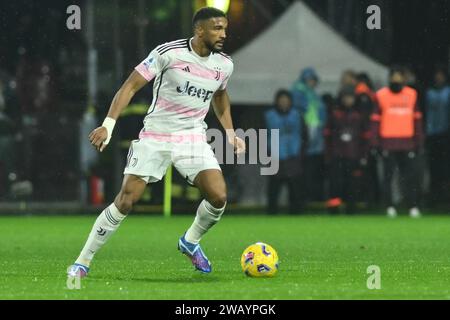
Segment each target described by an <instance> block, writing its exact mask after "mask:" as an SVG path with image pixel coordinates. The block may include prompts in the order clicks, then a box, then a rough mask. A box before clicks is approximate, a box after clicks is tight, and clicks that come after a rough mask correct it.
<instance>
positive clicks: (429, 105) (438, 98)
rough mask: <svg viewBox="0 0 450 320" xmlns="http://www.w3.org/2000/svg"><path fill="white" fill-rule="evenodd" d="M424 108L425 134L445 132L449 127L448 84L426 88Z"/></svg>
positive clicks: (449, 87) (449, 103) (449, 98)
mask: <svg viewBox="0 0 450 320" xmlns="http://www.w3.org/2000/svg"><path fill="white" fill-rule="evenodd" d="M425 109H426V115H427V117H426V132H427V135H428V136H432V135H436V134H442V133H445V132H447V131H448V130H449V127H450V124H449V122H450V86H445V87H443V88H440V89H436V88H432V89H428V90H427V93H426V97H425Z"/></svg>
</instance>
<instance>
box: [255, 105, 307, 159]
mask: <svg viewBox="0 0 450 320" xmlns="http://www.w3.org/2000/svg"><path fill="white" fill-rule="evenodd" d="M264 118H265V120H266V126H267V130H268V132H269V142H270V141H271V140H270V130H271V129H278V130H279V135H280V141H279V159H280V160H286V159H289V158H294V157H299V156H300V151H301V144H302V142H301V121H300V113H299V112H298V111H297V110H296V109H294V108H291V109H290V110H289V111H288V112H287V113H280V112H278V111H277V110H276V107H274V108H272V109H270V110H268V111H266V112H265V113H264ZM273 147H275V146H271V145H270V144H269V148H270V149H272V148H273Z"/></svg>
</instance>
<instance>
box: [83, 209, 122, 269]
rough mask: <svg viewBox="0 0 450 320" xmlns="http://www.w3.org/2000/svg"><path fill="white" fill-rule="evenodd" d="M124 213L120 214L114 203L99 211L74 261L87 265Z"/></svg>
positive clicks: (114, 229) (118, 224)
mask: <svg viewBox="0 0 450 320" xmlns="http://www.w3.org/2000/svg"><path fill="white" fill-rule="evenodd" d="M125 217H126V215H124V214H121V213H120V212H119V209H117V207H116V205H115V204H114V203H111V205H110V206H109V207H107V208H105V210H103V211H102V213H100V215H99V216H98V218H97V220H96V221H95V223H94V226H93V227H92V231H91V233H90V234H89V237H88V239H87V241H86V244H85V245H84V248H83V250H81V253H80V256H79V257H78V259H77V260H76V261H75V263H79V264H82V265H85V266H87V267H89V264H90V263H91V260H92V258H93V257H94V255H95V253H96V252H97V251H98V250H99V249H100V248H101V247H102V246H103V245H104V244H105V243H106V241H107V240H108V239H109V237H110V236H111V235H112V234H113V233H114V231H116V230H117V228H118V227H119V226H120V223H121V222H122V220H123V219H125Z"/></svg>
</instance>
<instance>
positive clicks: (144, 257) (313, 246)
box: [0, 214, 450, 300]
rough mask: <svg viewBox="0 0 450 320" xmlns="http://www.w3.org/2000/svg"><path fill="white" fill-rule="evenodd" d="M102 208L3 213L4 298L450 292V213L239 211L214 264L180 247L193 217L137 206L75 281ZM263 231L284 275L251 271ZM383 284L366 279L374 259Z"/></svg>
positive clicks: (225, 226)
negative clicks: (251, 253)
mask: <svg viewBox="0 0 450 320" xmlns="http://www.w3.org/2000/svg"><path fill="white" fill-rule="evenodd" d="M94 220H95V217H94V216H69V217H2V218H0V299H121V300H122V299H175V300H182V299H450V254H449V253H450V218H449V217H445V216H425V217H424V218H422V219H416V220H414V219H410V218H408V217H399V218H397V219H388V218H386V217H384V216H381V215H380V216H354V217H346V216H337V217H330V216H276V217H272V216H263V215H259V216H258V215H254V216H234V215H228V216H227V215H225V216H224V218H223V219H222V221H221V222H220V223H219V224H218V225H217V226H215V227H214V229H213V230H211V232H210V233H209V234H208V235H206V236H205V238H204V240H203V242H202V245H203V248H204V250H205V252H206V254H207V255H208V257H209V258H210V260H211V261H212V264H213V273H211V274H207V275H205V274H198V273H196V272H194V270H193V267H192V265H191V264H190V262H189V261H188V259H187V258H186V257H184V256H182V255H181V254H180V253H179V252H178V251H177V250H176V245H177V240H178V237H179V236H180V235H181V234H182V233H183V232H184V231H185V229H186V228H187V227H188V226H189V224H190V223H191V222H192V217H187V216H182V217H177V216H175V217H172V218H163V217H156V216H140V215H137V214H136V215H131V216H130V217H128V218H127V219H126V220H125V221H124V223H123V224H122V226H121V227H120V229H119V230H118V232H117V233H116V234H114V235H113V237H112V238H111V239H110V241H109V242H108V243H107V244H106V245H105V247H104V248H103V249H102V250H101V251H100V252H99V253H98V254H97V256H96V258H95V259H94V261H93V264H92V265H91V273H90V275H89V277H88V278H86V279H83V280H82V283H81V285H82V288H81V289H80V290H69V289H68V288H67V287H66V275H65V272H66V269H67V267H68V266H69V265H70V264H71V263H72V262H73V260H74V259H75V258H76V256H77V255H78V253H79V251H80V249H81V247H82V245H83V244H84V241H85V240H86V238H87V235H88V233H89V231H90V228H91V226H92V223H93V222H94ZM257 241H263V242H267V243H269V244H271V245H272V246H274V247H275V249H276V250H277V251H278V254H279V256H280V270H279V272H278V274H277V276H276V277H275V278H271V279H254V278H247V277H246V276H245V275H244V274H243V273H242V271H241V268H240V263H239V260H240V255H241V253H242V251H243V250H244V249H245V247H246V246H247V245H250V244H252V243H254V242H257ZM370 265H377V266H379V267H380V269H381V289H380V290H369V289H368V288H367V278H368V277H369V276H370V274H367V267H368V266H370Z"/></svg>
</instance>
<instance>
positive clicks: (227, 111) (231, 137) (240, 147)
mask: <svg viewBox="0 0 450 320" xmlns="http://www.w3.org/2000/svg"><path fill="white" fill-rule="evenodd" d="M212 105H213V108H214V113H215V114H216V116H217V119H218V120H219V122H220V124H221V125H222V127H223V128H224V129H225V132H226V133H227V138H228V142H229V143H230V144H231V145H233V147H234V152H235V153H236V154H240V153H244V152H245V142H244V140H242V139H241V138H239V137H238V136H236V133H235V132H234V128H233V120H232V118H231V106H230V98H229V96H228V93H227V91H226V90H218V91H216V93H215V94H214V96H213V99H212Z"/></svg>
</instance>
